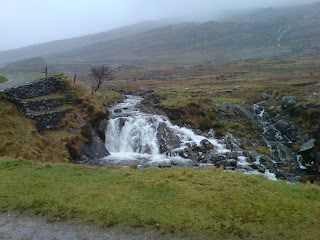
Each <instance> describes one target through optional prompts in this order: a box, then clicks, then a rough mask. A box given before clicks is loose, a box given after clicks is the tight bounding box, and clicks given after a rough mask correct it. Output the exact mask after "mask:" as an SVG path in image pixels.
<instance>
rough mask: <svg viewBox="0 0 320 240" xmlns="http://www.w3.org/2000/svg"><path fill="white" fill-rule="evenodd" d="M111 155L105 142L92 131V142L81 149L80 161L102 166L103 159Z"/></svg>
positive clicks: (83, 145) (84, 144)
mask: <svg viewBox="0 0 320 240" xmlns="http://www.w3.org/2000/svg"><path fill="white" fill-rule="evenodd" d="M108 155H110V153H109V151H108V150H107V148H106V146H105V144H104V143H103V141H102V140H101V139H100V138H99V137H98V136H97V135H96V134H95V133H94V132H93V131H92V141H91V142H90V143H83V144H82V146H81V148H80V161H81V162H82V163H86V164H90V165H101V159H102V158H104V157H106V156H108Z"/></svg>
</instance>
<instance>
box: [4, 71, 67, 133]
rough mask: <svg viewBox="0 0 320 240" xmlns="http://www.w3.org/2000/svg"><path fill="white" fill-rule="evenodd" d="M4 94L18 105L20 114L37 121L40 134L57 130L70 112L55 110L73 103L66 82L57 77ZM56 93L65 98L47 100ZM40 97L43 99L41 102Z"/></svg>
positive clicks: (47, 78)
mask: <svg viewBox="0 0 320 240" xmlns="http://www.w3.org/2000/svg"><path fill="white" fill-rule="evenodd" d="M3 93H4V94H5V95H6V96H7V98H8V99H9V101H11V102H12V103H14V104H16V106H17V108H18V110H19V111H20V112H22V113H23V114H24V115H25V116H26V117H28V118H31V119H33V120H35V122H36V126H37V129H38V131H39V132H43V131H47V130H56V129H57V128H58V127H59V124H60V122H61V119H62V118H63V117H64V115H65V114H66V113H67V112H69V110H68V109H63V110H57V109H55V108H58V107H60V106H62V105H64V104H71V103H72V102H73V99H72V97H71V95H70V94H69V93H68V89H67V87H66V84H65V82H63V81H62V80H61V79H58V78H56V77H45V78H43V79H41V80H39V81H35V82H33V83H30V84H27V85H23V86H18V87H14V88H10V89H6V90H5V91H3ZM55 93H60V94H63V95H62V96H64V97H61V98H49V97H48V98H46V96H49V95H51V94H55ZM38 97H43V98H41V99H40V100H39V99H37V98H38Z"/></svg>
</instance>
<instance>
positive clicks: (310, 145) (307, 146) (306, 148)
mask: <svg viewBox="0 0 320 240" xmlns="http://www.w3.org/2000/svg"><path fill="white" fill-rule="evenodd" d="M315 142H316V140H315V139H311V140H309V141H308V142H306V143H305V144H303V145H302V146H301V147H300V150H299V152H305V151H309V150H312V149H313V148H314V147H315Z"/></svg>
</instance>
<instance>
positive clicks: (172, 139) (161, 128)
mask: <svg viewBox="0 0 320 240" xmlns="http://www.w3.org/2000/svg"><path fill="white" fill-rule="evenodd" d="M157 138H158V143H159V146H160V152H161V153H164V152H170V151H171V150H173V149H175V148H177V147H179V146H180V139H179V137H178V136H177V135H176V134H175V132H174V131H173V130H172V129H171V128H169V127H168V126H167V125H166V124H165V123H164V122H160V123H159V125H158V129H157Z"/></svg>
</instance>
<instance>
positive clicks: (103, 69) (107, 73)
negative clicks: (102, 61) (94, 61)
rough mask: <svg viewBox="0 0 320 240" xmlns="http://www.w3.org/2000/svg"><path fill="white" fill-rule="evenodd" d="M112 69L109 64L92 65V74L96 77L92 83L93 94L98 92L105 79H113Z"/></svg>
mask: <svg viewBox="0 0 320 240" xmlns="http://www.w3.org/2000/svg"><path fill="white" fill-rule="evenodd" d="M111 74H112V69H111V68H110V67H109V66H105V65H101V66H93V67H91V74H90V75H91V76H93V77H94V79H95V80H94V82H93V83H92V95H93V92H94V93H96V92H97V91H98V90H99V88H100V86H101V84H102V83H103V81H104V80H105V79H111Z"/></svg>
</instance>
